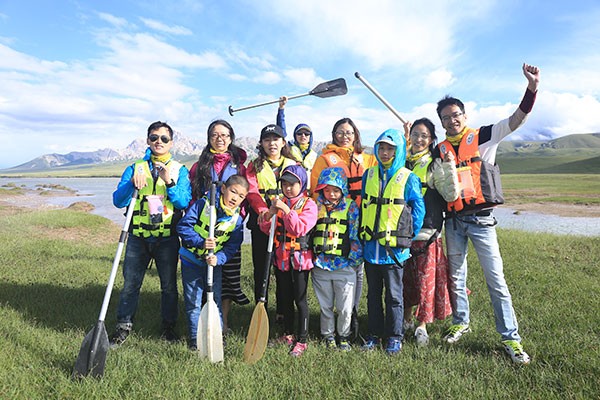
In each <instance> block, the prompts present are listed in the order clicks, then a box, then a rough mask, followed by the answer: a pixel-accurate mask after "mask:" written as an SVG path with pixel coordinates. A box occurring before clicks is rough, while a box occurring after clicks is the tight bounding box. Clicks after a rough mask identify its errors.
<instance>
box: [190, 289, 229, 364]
mask: <svg viewBox="0 0 600 400" xmlns="http://www.w3.org/2000/svg"><path fill="white" fill-rule="evenodd" d="M196 345H197V346H198V354H199V355H200V357H203V358H208V360H209V361H210V362H213V363H217V362H221V361H223V359H224V356H223V332H222V329H221V316H220V315H219V307H217V303H215V302H214V300H212V299H209V300H208V301H207V302H206V304H204V307H202V310H201V311H200V318H199V320H198V336H197V340H196Z"/></svg>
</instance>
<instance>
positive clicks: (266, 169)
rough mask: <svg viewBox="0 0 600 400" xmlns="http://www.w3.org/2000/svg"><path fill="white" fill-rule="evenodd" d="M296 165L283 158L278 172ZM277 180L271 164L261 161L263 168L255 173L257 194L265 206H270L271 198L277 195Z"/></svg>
mask: <svg viewBox="0 0 600 400" xmlns="http://www.w3.org/2000/svg"><path fill="white" fill-rule="evenodd" d="M296 164H297V162H296V161H294V160H292V159H290V158H284V160H283V163H282V164H281V167H280V171H283V170H284V169H285V168H286V167H288V166H290V165H296ZM277 178H278V175H275V172H274V171H273V168H272V167H271V164H269V162H268V161H267V160H265V161H263V168H262V169H261V170H260V172H257V173H256V181H257V182H258V192H259V193H260V195H261V196H262V197H263V199H264V200H265V202H266V203H267V204H271V203H270V201H271V198H273V197H274V196H276V195H277V194H278V193H277Z"/></svg>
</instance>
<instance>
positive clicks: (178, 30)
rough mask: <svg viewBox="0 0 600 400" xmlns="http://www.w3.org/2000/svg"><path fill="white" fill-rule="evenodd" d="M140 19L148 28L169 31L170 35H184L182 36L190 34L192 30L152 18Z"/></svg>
mask: <svg viewBox="0 0 600 400" xmlns="http://www.w3.org/2000/svg"><path fill="white" fill-rule="evenodd" d="M140 20H141V21H142V22H143V23H144V25H146V26H147V27H148V28H151V29H154V30H157V31H159V32H165V33H170V34H172V35H184V36H188V35H192V31H191V30H189V29H188V28H185V27H183V26H179V25H174V26H170V25H167V24H164V23H162V22H160V21H156V20H154V19H149V18H142V17H140Z"/></svg>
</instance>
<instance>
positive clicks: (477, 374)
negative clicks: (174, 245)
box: [0, 208, 600, 399]
mask: <svg viewBox="0 0 600 400" xmlns="http://www.w3.org/2000/svg"><path fill="white" fill-rule="evenodd" d="M0 215H1V216H2V220H3V222H4V223H3V224H2V227H1V228H0V240H1V243H2V244H3V245H2V246H1V247H0V257H1V259H2V263H1V264H0V274H1V276H2V282H1V283H0V338H2V341H1V343H2V346H0V365H2V368H0V398H3V399H47V398H57V399H81V398H85V399H121V398H128V399H187V398H221V399H228V398H231V399H245V398H249V399H292V398H293V399H313V398H321V399H346V398H348V399H350V398H352V399H354V398H360V399H397V398H408V397H410V398H425V399H429V398H494V399H516V398H537V399H552V398H561V399H562V398H582V399H583V398H586V399H587V398H598V397H599V396H600V389H599V388H598V384H597V380H598V376H600V349H599V346H598V343H600V340H599V339H600V328H599V327H600V307H599V304H600V295H599V293H600V279H599V275H600V272H599V270H598V265H600V238H585V239H584V238H577V237H569V236H551V235H546V234H531V233H523V232H516V231H504V230H500V231H499V238H500V242H501V250H502V253H503V256H504V261H505V273H506V277H507V280H508V282H509V286H510V289H511V292H512V295H513V300H514V306H515V309H516V312H517V315H518V318H519V322H520V332H521V334H522V336H523V338H524V342H523V343H524V345H525V348H526V350H527V351H528V352H529V354H530V355H531V356H532V360H533V361H532V363H531V365H529V366H526V367H519V366H515V365H513V364H512V363H511V361H510V359H509V358H508V357H507V356H506V355H505V354H504V353H503V350H502V349H501V347H500V343H499V336H498V335H497V333H496V332H495V329H494V318H493V314H492V311H491V306H490V304H489V297H488V294H487V290H486V287H485V284H484V282H483V278H482V274H481V270H480V268H479V266H478V263H477V261H476V258H475V257H473V256H472V255H470V256H469V257H470V258H469V262H470V274H469V287H470V289H471V290H472V291H473V293H472V294H471V296H470V300H471V310H472V316H471V317H472V328H473V331H474V332H473V333H471V334H469V335H467V336H465V337H464V340H462V341H461V342H459V343H457V344H456V345H454V346H448V345H444V344H443V343H441V341H440V335H441V332H442V331H443V329H444V328H445V327H446V326H447V325H448V324H449V321H443V322H437V323H436V324H434V325H432V326H431V328H430V335H431V343H430V346H428V347H426V348H417V347H416V345H415V343H414V341H413V340H412V338H408V340H407V342H406V343H405V345H404V348H403V351H402V353H401V354H400V355H399V356H397V357H394V358H390V357H388V356H386V355H385V353H384V352H382V351H376V352H373V353H362V352H360V351H357V350H356V349H353V351H352V352H350V353H338V352H331V351H327V350H326V349H325V348H324V347H323V346H322V345H321V344H320V343H319V342H318V341H317V336H318V323H319V319H318V307H317V304H316V301H315V296H314V293H313V292H312V288H309V302H310V309H311V319H310V324H311V325H310V333H311V340H310V342H309V348H308V350H307V352H306V353H305V355H304V356H302V357H301V358H300V359H294V358H292V357H290V356H288V355H287V351H286V349H285V348H283V347H278V348H269V349H267V351H266V354H265V356H264V358H263V359H262V360H261V361H260V362H258V363H257V364H255V365H252V366H250V365H246V364H244V362H243V361H242V352H243V345H244V338H245V334H246V330H247V327H248V323H249V319H250V315H251V312H252V309H253V306H251V305H249V306H244V307H239V306H238V307H234V309H233V311H232V315H231V320H230V325H231V327H232V328H233V329H234V334H233V335H232V336H230V337H228V339H227V346H226V349H225V362H224V363H222V364H218V365H213V364H210V363H209V362H207V361H205V360H201V359H199V358H198V357H197V356H196V355H195V354H193V353H192V352H190V351H188V350H187V347H186V345H185V344H184V342H181V343H180V344H175V345H169V344H166V343H164V342H163V341H161V340H160V339H159V333H160V329H159V328H160V326H159V325H160V321H159V320H160V318H159V315H158V308H159V301H160V292H159V288H158V277H157V274H156V269H155V268H153V269H151V270H149V271H148V273H147V277H146V280H145V282H144V286H143V288H142V291H143V292H142V297H141V303H140V308H139V310H138V314H137V319H136V323H135V328H134V329H135V330H134V333H133V334H132V336H131V337H130V339H128V341H127V342H126V343H125V344H124V345H123V346H122V347H121V348H119V349H118V350H114V351H113V350H111V351H110V352H109V354H108V357H107V361H106V370H105V374H104V377H103V379H102V380H94V379H84V380H83V381H81V382H77V381H72V380H71V379H70V374H71V371H72V368H73V364H74V362H75V359H76V358H77V354H78V352H79V347H80V345H81V342H82V340H83V337H84V336H85V333H86V332H88V331H89V330H90V329H91V328H92V326H93V325H94V323H95V322H96V321H97V318H98V313H99V311H100V306H101V303H102V298H103V295H104V290H105V285H106V281H107V279H108V274H109V272H110V268H111V265H112V259H113V257H114V253H115V250H116V244H117V241H118V231H119V228H117V227H115V226H114V224H112V223H111V222H109V221H108V220H105V219H103V218H101V217H97V216H93V215H88V214H85V213H80V212H74V211H69V210H56V211H43V212H42V211H31V210H27V211H19V210H17V211H16V212H15V210H13V209H10V210H9V209H7V208H0ZM249 250H250V248H249V247H248V246H244V254H243V257H244V258H243V259H244V262H245V265H244V267H243V272H242V273H243V277H242V285H243V288H244V291H245V292H246V293H247V294H250V293H252V290H251V287H252V278H251V266H250V263H249V260H250V255H249ZM121 286H122V278H121V276H120V275H119V277H118V278H117V282H116V286H115V291H114V292H113V296H112V302H111V305H110V307H109V310H108V316H107V321H106V325H107V329H108V330H109V332H110V331H112V327H113V326H114V323H115V312H116V302H117V298H118V294H119V289H120V288H121ZM180 290H181V289H180ZM271 295H272V293H271ZM363 296H364V294H363ZM271 298H273V296H271ZM364 302H365V299H364V298H363V304H362V305H361V307H362V308H361V324H362V327H363V328H364V327H366V315H365V313H366V307H365V304H364ZM178 330H179V332H180V333H181V334H184V332H185V319H184V317H183V314H181V318H180V323H179V326H178ZM272 331H273V332H272V335H275V334H276V332H277V327H276V326H272Z"/></svg>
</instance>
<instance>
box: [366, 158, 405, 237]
mask: <svg viewBox="0 0 600 400" xmlns="http://www.w3.org/2000/svg"><path fill="white" fill-rule="evenodd" d="M366 173H367V178H366V182H365V188H364V189H365V197H364V198H363V199H362V204H361V210H362V214H361V215H362V219H361V224H360V229H359V237H360V238H361V239H362V240H363V241H365V242H368V241H370V240H378V241H379V243H380V244H381V245H384V246H386V247H390V248H409V247H410V246H411V243H412V237H413V227H412V215H411V209H410V207H409V206H408V205H407V204H406V202H405V201H404V188H405V187H406V182H407V181H408V177H409V175H410V173H411V172H410V170H409V169H407V168H404V167H402V168H399V169H398V171H396V173H395V174H394V175H393V176H392V177H391V179H390V180H389V181H388V183H387V184H386V185H385V188H383V191H382V194H381V192H380V189H379V187H380V185H381V184H382V180H381V179H380V177H379V166H375V167H371V168H369V169H368V170H367V172H366Z"/></svg>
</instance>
